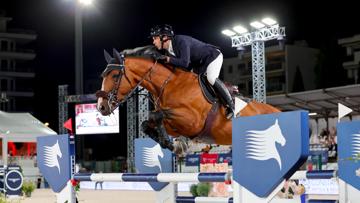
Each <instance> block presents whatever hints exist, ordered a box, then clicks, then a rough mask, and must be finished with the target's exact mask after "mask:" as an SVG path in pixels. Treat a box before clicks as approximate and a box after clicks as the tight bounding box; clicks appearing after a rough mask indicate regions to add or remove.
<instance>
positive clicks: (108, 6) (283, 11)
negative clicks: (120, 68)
mask: <svg viewBox="0 0 360 203" xmlns="http://www.w3.org/2000/svg"><path fill="white" fill-rule="evenodd" d="M74 3H75V2H74V0H1V1H0V10H3V11H5V12H6V16H7V17H12V18H13V20H12V21H11V22H10V23H9V25H8V27H9V28H21V29H28V30H33V31H35V32H36V34H37V40H35V41H34V42H32V43H31V44H29V45H28V46H29V47H31V48H33V49H34V50H35V52H36V54H37V56H36V58H35V60H34V61H32V62H31V63H32V66H33V67H34V69H35V73H36V82H35V87H34V91H35V106H34V112H33V113H34V115H35V117H37V118H38V119H40V120H41V121H42V122H49V123H50V127H51V128H52V129H54V130H57V128H58V123H57V122H58V121H57V116H58V109H57V106H58V101H57V88H58V85H62V84H69V90H70V94H74V78H75V68H74V63H75V62H74V56H75V53H74V46H75V45H74V44H75V43H74V35H75V34H74V27H75V25H74V11H75V9H74ZM358 13H359V9H358V6H357V4H356V3H355V1H306V0H305V1H286V0H272V1H270V0H251V1H249V0H237V1H230V0H222V1H211V0H192V1H187V0H183V1H154V0H94V5H93V6H91V7H89V8H85V9H84V10H83V58H84V81H85V83H86V84H89V81H90V80H96V81H98V82H97V83H96V82H95V83H94V85H92V86H91V85H90V86H89V85H85V87H90V88H85V90H84V92H85V93H86V94H88V93H94V91H95V90H96V89H99V88H100V85H101V79H100V76H99V75H100V73H101V71H102V70H103V69H104V67H105V64H106V63H105V60H104V57H103V49H107V50H109V51H111V49H112V48H117V49H118V50H122V49H126V48H134V47H137V46H144V45H147V44H151V43H152V42H151V40H150V39H148V38H147V37H148V35H149V30H150V28H151V27H152V26H153V25H156V24H163V23H167V24H171V25H172V26H173V28H174V31H175V33H177V34H187V35H191V36H193V37H195V38H198V39H200V40H202V41H205V42H208V43H211V44H214V45H217V46H219V47H220V48H221V49H222V51H223V53H224V58H227V57H232V56H235V55H236V51H235V49H234V48H231V41H230V38H228V37H226V36H224V35H222V34H221V30H223V29H225V28H231V27H233V26H234V25H235V24H237V23H241V24H243V25H245V26H248V23H249V22H250V21H252V20H254V19H257V20H260V19H261V18H263V17H264V16H267V15H270V16H272V17H274V18H275V19H277V21H278V22H279V23H280V25H281V26H285V27H286V35H287V38H286V40H287V43H292V42H293V41H294V40H306V41H307V42H308V44H309V46H310V47H314V48H318V49H320V50H321V51H322V53H323V54H324V55H325V59H324V63H323V66H322V70H321V71H320V73H321V75H322V76H321V77H322V78H321V79H320V81H321V83H320V85H319V87H331V86H339V85H344V84H346V83H347V81H346V80H345V78H344V71H343V69H342V67H341V63H342V60H343V58H344V56H345V49H343V48H341V47H339V46H338V45H337V40H338V39H339V38H342V37H351V36H353V35H355V34H358V33H360V23H359V20H360V18H359V15H358ZM70 108H72V107H71V106H69V109H70ZM125 127H126V126H125ZM97 137H99V138H96V139H99V140H102V139H105V140H106V137H107V136H104V137H102V138H100V137H101V136H97ZM124 137H125V136H124ZM125 140H126V139H125Z"/></svg>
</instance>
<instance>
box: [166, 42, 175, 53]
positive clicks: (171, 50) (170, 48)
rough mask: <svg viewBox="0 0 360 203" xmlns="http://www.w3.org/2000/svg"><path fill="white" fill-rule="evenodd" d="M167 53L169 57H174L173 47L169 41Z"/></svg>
mask: <svg viewBox="0 0 360 203" xmlns="http://www.w3.org/2000/svg"><path fill="white" fill-rule="evenodd" d="M168 52H169V53H170V54H171V55H173V56H176V55H175V52H174V49H173V46H172V41H171V40H170V41H169V48H168Z"/></svg>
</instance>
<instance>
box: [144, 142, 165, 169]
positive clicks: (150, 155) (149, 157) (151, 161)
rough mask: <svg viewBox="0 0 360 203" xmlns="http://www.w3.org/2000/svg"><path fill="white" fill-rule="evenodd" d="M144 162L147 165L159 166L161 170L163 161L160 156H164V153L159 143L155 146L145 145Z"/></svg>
mask: <svg viewBox="0 0 360 203" xmlns="http://www.w3.org/2000/svg"><path fill="white" fill-rule="evenodd" d="M142 154H143V162H144V165H145V166H147V167H156V166H157V167H159V169H160V172H161V163H160V160H159V157H161V158H164V153H163V151H162V150H161V147H160V145H159V144H157V145H155V146H154V147H144V148H143V153H142Z"/></svg>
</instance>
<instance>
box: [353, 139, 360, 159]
mask: <svg viewBox="0 0 360 203" xmlns="http://www.w3.org/2000/svg"><path fill="white" fill-rule="evenodd" d="M352 148H353V151H352V155H353V157H354V158H357V157H359V156H360V134H353V139H352Z"/></svg>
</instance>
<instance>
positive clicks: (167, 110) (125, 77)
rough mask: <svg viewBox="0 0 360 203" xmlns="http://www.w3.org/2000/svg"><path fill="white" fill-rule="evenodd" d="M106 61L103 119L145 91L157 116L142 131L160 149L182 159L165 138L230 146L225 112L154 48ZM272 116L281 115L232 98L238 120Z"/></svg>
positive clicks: (193, 78)
mask: <svg viewBox="0 0 360 203" xmlns="http://www.w3.org/2000/svg"><path fill="white" fill-rule="evenodd" d="M104 55H105V59H106V61H107V63H108V64H107V66H106V68H105V70H104V71H103V73H102V75H101V76H102V78H103V80H102V86H101V90H98V91H97V92H96V96H97V108H98V110H99V111H100V113H101V114H102V115H109V114H110V113H111V112H112V111H113V110H114V109H115V108H117V106H118V105H120V104H121V103H124V102H125V101H126V100H127V99H128V98H130V97H131V96H132V95H133V94H134V93H135V91H136V89H137V88H138V87H143V88H145V89H147V90H148V92H149V93H150V95H151V97H152V102H153V104H154V108H155V110H154V111H152V112H150V114H149V120H148V121H145V122H144V123H142V130H143V131H144V132H145V133H146V134H148V135H149V136H150V137H151V138H153V139H154V140H155V141H157V142H158V143H159V144H160V145H161V146H162V147H163V148H169V149H170V150H172V151H174V152H175V153H183V152H179V151H178V150H181V149H179V146H174V145H173V143H171V141H169V139H168V135H170V136H171V137H174V138H177V137H180V136H183V137H186V138H188V139H190V140H192V141H194V142H200V143H207V144H219V145H231V144H232V122H231V120H228V119H226V117H225V107H223V105H219V101H218V100H213V101H211V100H209V98H208V96H206V94H204V92H205V91H204V88H202V87H201V85H202V84H201V82H200V81H201V80H200V79H199V76H198V75H197V74H195V73H193V72H189V71H186V70H184V69H182V68H180V67H173V66H171V65H169V64H165V63H160V62H159V61H158V60H156V56H157V55H158V52H157V50H156V49H155V48H154V47H153V46H147V47H141V48H136V49H133V50H124V51H123V52H121V53H119V52H118V51H116V50H115V49H114V50H113V56H111V55H110V54H109V53H108V52H106V51H104ZM154 56H155V57H154ZM275 112H280V110H279V109H277V108H275V107H273V106H271V105H268V104H265V103H259V102H256V101H249V102H245V101H243V100H241V99H239V98H238V97H236V98H235V113H236V116H253V115H258V114H269V113H275Z"/></svg>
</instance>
